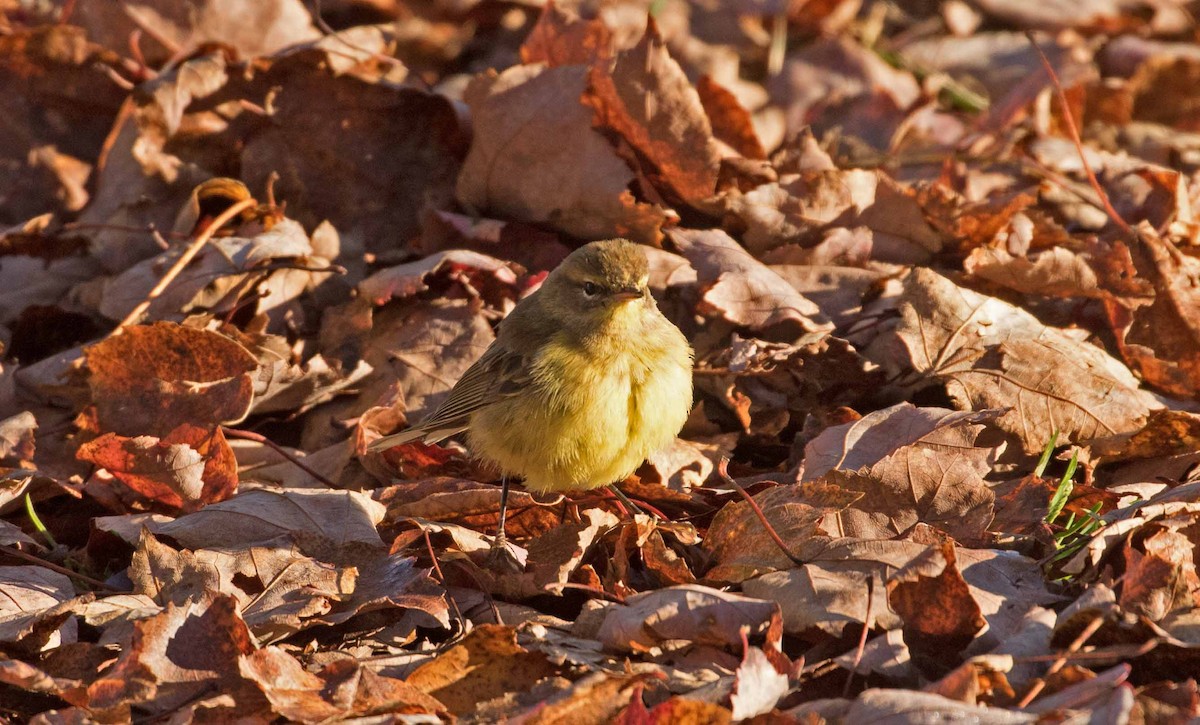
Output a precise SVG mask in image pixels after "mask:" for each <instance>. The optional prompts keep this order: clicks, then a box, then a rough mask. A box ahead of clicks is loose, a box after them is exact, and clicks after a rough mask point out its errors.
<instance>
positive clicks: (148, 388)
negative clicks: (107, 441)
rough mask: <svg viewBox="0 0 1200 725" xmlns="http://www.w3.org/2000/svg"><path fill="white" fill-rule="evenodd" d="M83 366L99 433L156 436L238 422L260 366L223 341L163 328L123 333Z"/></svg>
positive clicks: (92, 351)
mask: <svg viewBox="0 0 1200 725" xmlns="http://www.w3.org/2000/svg"><path fill="white" fill-rule="evenodd" d="M87 365H88V371H89V376H88V385H89V386H90V388H91V391H92V402H93V403H94V404H95V406H96V415H97V418H98V419H99V422H100V425H101V427H102V430H104V431H108V432H113V433H117V434H119V435H125V436H138V435H154V436H159V437H163V436H166V435H168V434H169V433H170V432H171V431H172V430H174V429H175V428H177V427H178V426H180V425H181V424H184V423H187V424H191V425H194V426H205V425H208V426H211V425H213V424H214V423H228V422H236V421H238V420H240V419H241V418H242V417H243V416H244V415H246V412H247V411H248V410H249V407H250V402H251V396H252V390H253V382H252V380H251V377H250V373H251V372H253V371H254V370H255V369H257V367H258V365H257V362H256V361H255V359H254V356H253V355H251V354H250V353H249V352H247V350H246V349H245V348H244V347H242V346H241V345H239V344H237V343H236V342H234V341H232V340H230V339H229V338H227V337H225V336H223V335H219V334H217V333H215V332H209V331H207V330H196V329H192V328H189V327H183V326H181V325H174V324H170V323H165V322H160V323H155V324H153V325H143V326H136V327H130V328H126V329H125V330H124V331H123V332H122V333H121V334H119V335H115V336H113V337H109V338H108V339H107V340H104V341H103V342H100V343H97V344H95V345H92V346H91V347H89V348H87Z"/></svg>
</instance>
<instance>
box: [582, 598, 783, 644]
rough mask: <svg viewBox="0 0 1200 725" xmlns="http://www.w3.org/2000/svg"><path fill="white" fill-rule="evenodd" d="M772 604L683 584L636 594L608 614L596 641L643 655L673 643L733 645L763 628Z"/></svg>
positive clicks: (769, 615)
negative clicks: (747, 631)
mask: <svg viewBox="0 0 1200 725" xmlns="http://www.w3.org/2000/svg"><path fill="white" fill-rule="evenodd" d="M777 606H778V605H777V604H775V603H774V602H768V601H763V600H761V599H751V598H749V597H743V596H739V595H737V594H730V593H728V592H722V591H719V590H717V589H710V588H709V587H704V586H700V585H698V584H687V585H682V586H676V587H667V588H665V589H656V590H654V591H649V592H642V593H640V594H635V595H633V596H632V597H629V598H627V599H626V600H625V603H624V604H622V605H618V606H616V607H613V608H611V609H609V610H608V611H607V614H606V616H605V618H604V621H603V623H602V624H601V625H600V631H599V633H598V634H597V638H598V639H599V640H600V642H601V643H603V644H604V646H605V647H610V648H612V649H615V650H618V651H622V652H645V651H647V650H649V649H650V648H651V647H656V646H658V645H659V644H661V643H663V642H665V641H667V640H672V639H682V640H688V641H691V642H696V643H697V644H712V645H715V646H734V645H736V644H738V643H740V642H741V641H742V634H741V628H742V627H749V628H750V629H751V632H758V631H761V630H764V629H766V626H767V622H768V620H769V619H770V617H771V614H772V613H773V612H775V611H776V609H777Z"/></svg>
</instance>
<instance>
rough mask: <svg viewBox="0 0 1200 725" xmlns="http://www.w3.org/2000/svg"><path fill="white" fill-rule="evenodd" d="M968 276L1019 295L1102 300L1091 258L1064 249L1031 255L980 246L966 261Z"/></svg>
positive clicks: (1102, 295) (1102, 293)
mask: <svg viewBox="0 0 1200 725" xmlns="http://www.w3.org/2000/svg"><path fill="white" fill-rule="evenodd" d="M963 267H964V269H966V271H967V272H968V273H969V274H972V275H974V276H976V277H979V278H980V279H985V280H987V281H989V282H993V283H995V284H999V285H1003V286H1005V287H1008V288H1009V289H1014V290H1016V291H1018V292H1024V293H1026V294H1034V295H1047V296H1062V297H1100V298H1103V297H1104V296H1106V295H1105V293H1104V292H1103V291H1101V289H1099V288H1098V285H1099V279H1098V277H1097V275H1096V272H1095V270H1094V269H1093V268H1092V267H1091V266H1090V265H1089V264H1088V258H1087V257H1086V256H1085V255H1083V254H1081V253H1079V252H1076V251H1073V250H1070V249H1067V248H1065V247H1052V248H1050V249H1047V250H1045V251H1043V252H1039V253H1036V254H1030V255H1028V256H1016V255H1013V254H1011V253H1009V251H1008V250H1006V249H1001V248H997V247H979V248H978V249H975V250H974V251H972V252H971V254H970V255H969V256H968V257H967V258H966V259H965V260H964V261H963Z"/></svg>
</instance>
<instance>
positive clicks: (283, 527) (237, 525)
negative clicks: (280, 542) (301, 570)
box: [151, 489, 385, 563]
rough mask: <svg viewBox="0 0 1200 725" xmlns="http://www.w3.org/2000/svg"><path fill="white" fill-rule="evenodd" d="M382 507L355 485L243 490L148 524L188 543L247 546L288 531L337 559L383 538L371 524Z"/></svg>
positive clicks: (305, 547) (379, 545)
mask: <svg viewBox="0 0 1200 725" xmlns="http://www.w3.org/2000/svg"><path fill="white" fill-rule="evenodd" d="M383 513H384V507H383V505H382V504H379V503H376V502H375V501H372V500H371V498H370V497H369V496H367V495H366V494H364V493H360V492H357V491H322V490H309V489H292V490H288V489H284V490H266V489H256V490H252V491H244V492H242V493H239V494H238V495H236V496H234V497H233V498H231V499H229V500H227V501H221V502H220V503H215V504H210V505H208V506H206V507H204V508H203V509H201V510H199V511H196V512H195V513H191V514H188V515H186V516H181V517H179V518H178V519H175V520H174V521H169V522H167V523H164V524H157V525H155V526H153V527H152V528H151V530H152V531H153V532H154V533H155V534H157V535H165V536H170V537H171V538H172V539H174V540H175V541H178V542H179V543H180V544H182V545H183V546H185V547H187V548H189V549H193V550H195V549H213V548H221V547H236V546H242V547H248V546H253V545H255V544H266V543H268V542H271V541H273V540H275V539H276V538H278V537H280V536H290V537H292V540H293V541H295V542H296V544H297V545H298V546H299V547H300V549H301V550H302V551H303V552H305V553H306V554H309V555H311V556H316V557H318V558H321V559H323V560H324V561H331V562H334V563H336V562H337V561H338V560H339V559H340V558H342V557H345V556H347V555H352V554H354V553H358V552H361V551H364V550H365V551H371V550H375V551H380V550H383V549H384V548H385V547H384V544H383V542H382V541H381V540H380V538H379V534H378V532H376V530H375V525H376V524H378V523H379V521H380V520H381V519H382V518H383Z"/></svg>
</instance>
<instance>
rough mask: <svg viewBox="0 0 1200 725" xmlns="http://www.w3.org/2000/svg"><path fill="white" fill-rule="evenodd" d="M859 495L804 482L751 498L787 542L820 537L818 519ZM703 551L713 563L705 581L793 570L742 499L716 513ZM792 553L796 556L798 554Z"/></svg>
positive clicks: (735, 580)
mask: <svg viewBox="0 0 1200 725" xmlns="http://www.w3.org/2000/svg"><path fill="white" fill-rule="evenodd" d="M861 497H862V494H861V493H857V492H850V491H842V490H841V489H839V488H837V487H835V486H827V485H823V484H816V483H806V484H790V485H789V484H783V485H779V486H775V487H773V488H769V489H767V490H766V491H763V492H761V493H758V494H756V495H755V496H754V500H755V501H756V502H757V503H758V506H759V508H760V509H762V512H763V515H764V516H766V519H767V521H769V522H770V523H771V525H772V527H774V529H775V532H776V533H777V534H778V535H779V538H781V539H782V540H783V541H784V543H787V542H809V541H810V540H815V539H824V538H825V537H826V532H825V531H824V530H823V529H822V528H821V522H822V520H824V519H825V517H826V516H827V515H829V514H835V513H837V512H838V511H841V510H843V509H845V508H846V507H847V506H850V505H852V504H853V503H854V502H855V501H856V500H858V499H859V498H861ZM704 548H705V549H707V550H708V551H709V552H710V553H711V554H712V556H713V559H714V561H715V562H716V563H715V565H714V566H713V568H712V569H710V570H709V571H708V572H706V573H705V575H704V578H705V579H707V580H709V581H716V582H722V583H738V582H742V581H745V580H747V579H751V578H753V577H756V576H759V575H761V574H765V573H767V572H769V571H775V570H778V569H789V568H791V567H792V566H794V562H793V561H792V560H791V559H790V558H789V557H788V555H787V554H785V553H784V552H783V551H781V550H780V549H779V546H778V545H777V544H776V543H775V542H774V541H773V540H772V539H771V537H770V535H769V534H768V533H767V531H766V528H765V527H764V526H763V523H762V521H760V520H759V518H758V516H757V515H756V514H755V513H754V511H753V509H751V508H750V504H748V503H746V502H745V501H734V502H732V503H728V504H726V505H725V507H724V508H722V509H721V510H720V511H719V512H717V515H716V516H715V517H713V522H712V524H711V525H710V526H709V528H708V535H707V536H705V537H704ZM791 553H792V555H793V556H800V554H799V552H798V551H792V552H791Z"/></svg>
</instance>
